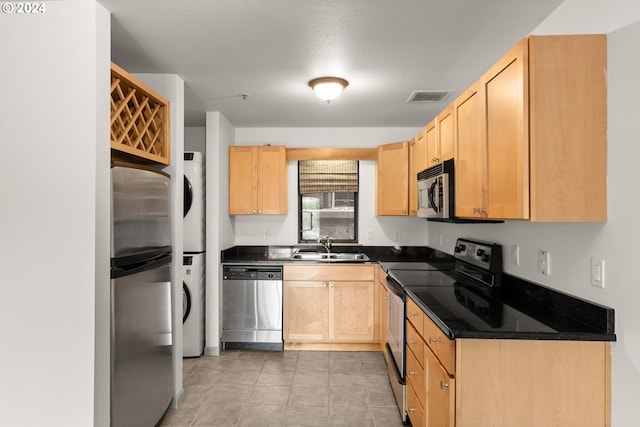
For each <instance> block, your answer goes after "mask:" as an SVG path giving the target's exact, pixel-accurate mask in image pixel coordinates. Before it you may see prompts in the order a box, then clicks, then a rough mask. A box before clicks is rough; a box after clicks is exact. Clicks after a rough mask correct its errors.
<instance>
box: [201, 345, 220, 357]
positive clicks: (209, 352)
mask: <svg viewBox="0 0 640 427" xmlns="http://www.w3.org/2000/svg"><path fill="white" fill-rule="evenodd" d="M204 355H205V356H220V347H205V348H204Z"/></svg>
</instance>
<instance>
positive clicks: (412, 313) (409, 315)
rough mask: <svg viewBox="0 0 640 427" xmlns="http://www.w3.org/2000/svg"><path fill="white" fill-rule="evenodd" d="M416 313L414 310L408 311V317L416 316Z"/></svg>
mask: <svg viewBox="0 0 640 427" xmlns="http://www.w3.org/2000/svg"><path fill="white" fill-rule="evenodd" d="M415 315H416V314H415V313H414V312H413V311H410V312H408V313H407V317H414V316H415Z"/></svg>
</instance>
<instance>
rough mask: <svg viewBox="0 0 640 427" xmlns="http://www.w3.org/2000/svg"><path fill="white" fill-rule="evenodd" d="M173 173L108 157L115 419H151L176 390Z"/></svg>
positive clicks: (135, 422)
mask: <svg viewBox="0 0 640 427" xmlns="http://www.w3.org/2000/svg"><path fill="white" fill-rule="evenodd" d="M169 184H170V177H169V175H167V174H166V173H164V172H162V171H158V170H154V169H151V168H147V167H145V166H141V165H133V164H127V163H122V162H115V161H114V162H112V164H111V425H112V426H113V427H124V426H132V427H133V426H135V427H139V426H154V425H156V424H157V423H158V421H159V420H160V419H161V418H162V416H163V415H164V413H165V411H166V410H167V408H168V407H169V405H170V403H171V399H172V397H173V351H172V347H173V329H172V322H171V317H172V316H171V222H170V216H171V215H170V197H169V195H170V185H169Z"/></svg>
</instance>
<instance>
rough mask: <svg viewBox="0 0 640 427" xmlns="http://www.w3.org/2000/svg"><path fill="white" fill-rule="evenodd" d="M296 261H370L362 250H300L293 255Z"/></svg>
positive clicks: (292, 257)
mask: <svg viewBox="0 0 640 427" xmlns="http://www.w3.org/2000/svg"><path fill="white" fill-rule="evenodd" d="M291 259H292V260H294V261H322V262H365V261H369V257H368V256H367V254H364V253H361V252H307V251H299V252H295V253H294V254H293V255H291Z"/></svg>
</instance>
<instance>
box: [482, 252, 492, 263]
mask: <svg viewBox="0 0 640 427" xmlns="http://www.w3.org/2000/svg"><path fill="white" fill-rule="evenodd" d="M490 259H491V257H490V256H489V254H484V255H482V262H489V260H490Z"/></svg>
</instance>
